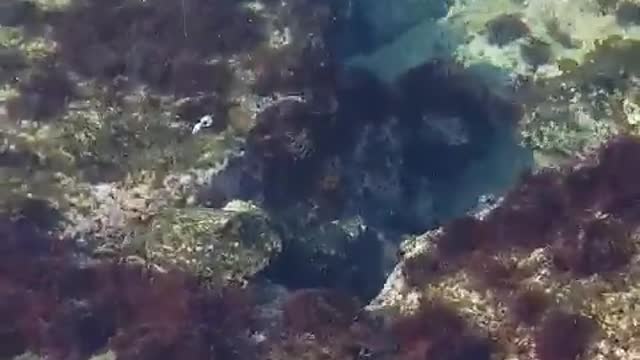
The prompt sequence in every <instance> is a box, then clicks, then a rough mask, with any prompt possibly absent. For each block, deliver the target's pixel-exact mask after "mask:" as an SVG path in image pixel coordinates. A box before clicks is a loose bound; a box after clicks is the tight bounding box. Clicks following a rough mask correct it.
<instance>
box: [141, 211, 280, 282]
mask: <svg viewBox="0 0 640 360" xmlns="http://www.w3.org/2000/svg"><path fill="white" fill-rule="evenodd" d="M147 236H148V237H147V238H146V242H145V251H146V255H147V257H148V258H149V260H150V262H151V263H153V264H155V265H158V266H160V267H177V268H179V269H181V270H185V271H188V272H191V273H194V274H196V275H198V276H200V277H202V278H203V279H205V280H206V281H208V282H210V283H212V284H224V283H227V282H233V281H242V280H243V279H245V278H247V277H250V276H252V275H254V274H256V273H257V272H258V271H260V270H262V269H263V268H264V267H265V266H266V265H267V264H268V263H269V262H270V260H271V258H272V257H273V256H274V255H276V254H278V253H279V252H280V250H281V245H282V244H281V240H280V237H279V235H278V234H277V233H276V232H275V231H274V230H273V227H272V224H271V222H270V220H269V218H268V217H267V216H266V214H265V213H264V212H263V211H262V210H261V209H260V208H258V207H257V206H255V205H253V204H251V203H247V202H243V201H232V202H230V203H229V204H227V206H225V207H224V208H223V209H207V208H187V209H171V210H167V211H165V212H163V213H161V214H160V215H159V216H158V217H157V218H156V220H155V221H154V222H153V223H152V229H151V232H150V233H149V234H147Z"/></svg>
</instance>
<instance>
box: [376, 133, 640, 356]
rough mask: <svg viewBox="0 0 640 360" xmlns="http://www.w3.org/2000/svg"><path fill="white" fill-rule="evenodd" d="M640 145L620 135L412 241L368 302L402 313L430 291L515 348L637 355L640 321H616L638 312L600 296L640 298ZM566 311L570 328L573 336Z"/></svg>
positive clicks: (414, 309) (502, 347)
mask: <svg viewBox="0 0 640 360" xmlns="http://www.w3.org/2000/svg"><path fill="white" fill-rule="evenodd" d="M638 154H640V140H639V139H638V138H635V137H619V138H615V139H614V140H612V141H611V142H609V143H608V144H607V145H606V146H605V147H603V148H601V149H600V150H599V151H598V152H597V153H595V154H592V156H591V157H589V158H588V160H583V161H582V162H580V161H576V162H574V165H573V166H567V167H566V168H563V169H558V170H549V169H547V170H544V171H540V172H538V173H535V174H531V175H527V176H525V177H523V178H522V180H521V181H520V182H519V184H518V185H516V187H515V188H514V189H513V190H511V191H510V192H508V193H507V195H506V196H505V197H504V198H503V199H501V200H500V201H499V202H498V203H497V204H496V207H495V208H493V209H491V210H489V211H487V212H482V213H478V214H474V215H472V216H468V217H464V218H461V219H457V220H454V221H452V222H450V223H448V224H445V225H444V226H443V227H441V228H439V229H436V230H433V231H430V232H427V233H425V234H423V235H421V236H418V237H415V238H411V239H409V240H407V241H406V242H405V243H403V244H402V246H401V249H402V251H401V255H402V260H401V261H400V263H399V265H398V266H397V267H396V269H395V270H394V271H393V273H392V274H391V275H390V276H389V278H388V279H387V283H386V284H385V287H384V289H383V291H382V292H381V293H380V294H379V295H378V296H377V297H376V298H375V299H374V300H373V301H372V302H371V304H370V305H369V306H368V309H369V310H370V311H372V312H374V313H380V314H382V316H385V317H387V318H393V317H394V316H395V315H393V314H398V313H409V314H414V313H419V308H420V305H419V304H420V302H421V301H425V300H426V301H431V300H432V299H436V300H442V301H446V302H452V303H453V304H455V305H453V307H454V309H455V311H457V312H459V313H460V314H461V316H463V317H464V318H465V319H467V320H468V321H470V322H471V323H473V324H476V325H478V326H480V328H482V329H483V330H485V331H487V332H488V333H489V334H490V335H489V337H490V338H492V339H496V341H497V342H496V348H495V349H496V351H497V352H498V353H500V354H501V356H504V357H509V356H512V354H515V353H518V354H520V355H521V356H526V358H544V359H561V358H568V357H571V358H573V357H575V356H579V355H580V356H583V358H585V359H592V358H593V359H596V358H599V356H604V357H606V358H612V359H625V358H628V356H633V355H631V354H636V353H637V352H636V351H635V350H631V349H632V348H634V345H632V344H634V343H633V341H631V340H630V336H633V334H636V333H637V331H636V330H635V328H634V329H633V330H631V329H627V330H624V331H622V332H623V334H622V333H621V334H620V335H616V334H615V333H616V332H615V331H613V332H610V331H609V330H608V329H610V328H611V323H612V321H614V320H613V319H614V318H616V317H617V316H619V319H620V321H623V322H625V323H627V322H629V321H635V320H634V319H636V318H637V316H636V315H635V314H634V311H633V310H632V309H626V310H624V311H623V312H622V313H620V314H619V315H618V313H617V311H619V307H618V306H617V305H616V306H614V305H613V302H610V301H609V300H607V301H609V302H607V301H605V300H603V299H601V297H600V295H599V294H600V293H601V291H603V289H608V290H606V292H611V293H612V298H616V299H621V298H635V296H637V289H636V288H637V287H636V286H635V281H636V279H637V274H638V269H640V268H639V265H640V264H639V263H638V257H637V254H638V251H640V244H639V243H638V240H637V234H638V229H640V221H639V220H640V217H638V214H639V213H640V212H639V211H640V210H639V209H638V207H637V205H636V203H635V200H633V199H635V198H636V197H637V190H635V187H632V186H629V187H628V186H627V185H628V184H630V183H629V182H635V181H637V180H635V179H636V176H637V173H638V172H637V169H636V167H635V166H633V165H630V167H629V168H625V167H624V166H621V164H622V163H625V164H631V163H632V162H629V161H625V160H624V159H626V158H627V156H629V157H633V156H637V155H638ZM607 304H610V305H607ZM558 319H564V320H558ZM555 321H561V322H563V323H564V326H566V327H568V329H565V330H564V331H560V332H561V333H564V334H566V335H563V336H565V337H564V340H563V341H559V342H557V341H556V339H559V338H560V337H561V334H559V333H557V332H556V331H557V329H558V328H559V327H558V325H553V324H554V323H555ZM522 325H524V326H525V327H524V328H523V327H521V326H522ZM525 329H526V330H525ZM529 337H530V338H531V339H534V342H535V345H534V344H533V343H531V342H530V341H528V340H524V339H526V338H529ZM519 339H521V340H522V341H521V340H519ZM620 339H625V340H624V341H623V342H620ZM522 354H526V355H522ZM536 354H537V355H536ZM613 354H616V355H615V356H614V355H613Z"/></svg>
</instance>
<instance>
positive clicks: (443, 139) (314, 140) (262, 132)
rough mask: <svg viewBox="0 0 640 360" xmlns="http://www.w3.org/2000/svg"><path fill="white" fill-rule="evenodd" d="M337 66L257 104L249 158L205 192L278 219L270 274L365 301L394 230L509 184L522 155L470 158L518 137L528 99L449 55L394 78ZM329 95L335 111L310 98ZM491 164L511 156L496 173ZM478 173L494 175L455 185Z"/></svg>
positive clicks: (378, 281)
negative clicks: (300, 98) (276, 100)
mask: <svg viewBox="0 0 640 360" xmlns="http://www.w3.org/2000/svg"><path fill="white" fill-rule="evenodd" d="M322 71H323V73H324V71H326V68H323V69H322ZM331 74H332V73H329V75H331ZM332 76H333V79H334V80H333V82H331V81H326V79H325V80H323V82H321V83H320V84H321V85H320V90H321V91H320V93H321V94H323V96H321V97H315V98H314V97H313V96H312V97H311V98H310V100H309V102H307V103H304V102H302V103H301V102H297V101H290V102H284V103H281V104H278V105H276V106H274V107H272V108H269V109H267V110H265V111H264V112H262V113H261V114H260V115H259V117H258V122H257V125H256V127H255V128H254V129H253V130H252V131H251V132H250V134H249V137H248V142H247V147H246V153H245V155H244V157H243V158H239V159H235V160H234V161H233V162H232V164H231V165H230V166H229V167H228V169H227V170H226V171H223V172H222V173H220V174H218V175H217V176H215V177H214V178H213V179H212V182H211V184H210V186H209V187H207V188H206V189H203V191H202V192H201V201H202V203H204V204H209V205H210V206H222V205H223V204H224V203H225V201H228V200H229V199H232V198H237V197H240V198H245V199H250V200H251V199H252V200H256V201H259V202H261V204H262V205H263V206H264V207H265V208H266V209H268V211H269V212H270V213H271V214H272V216H273V217H274V218H275V219H276V221H277V222H280V223H281V224H282V229H283V230H282V234H283V238H284V239H285V243H284V249H283V252H282V255H280V256H279V257H278V258H277V259H276V260H275V261H274V262H273V264H272V265H271V266H270V267H269V268H268V269H267V270H266V271H265V273H264V275H265V276H267V277H268V278H270V279H272V280H273V281H275V282H278V283H281V284H283V285H286V286H288V287H291V288H305V287H310V286H311V287H335V288H340V289H343V290H346V291H348V292H350V293H353V294H356V295H358V296H360V297H361V298H362V299H364V300H368V299H370V298H371V297H372V296H374V295H375V294H376V292H377V289H379V288H380V286H381V285H382V283H383V282H384V280H385V278H386V274H387V271H388V270H389V264H392V263H393V260H392V259H393V256H392V255H390V254H391V253H392V252H393V251H390V249H392V248H393V247H394V246H395V245H394V244H393V241H391V242H390V241H389V240H388V239H391V238H392V239H397V238H400V235H401V234H407V233H413V234H416V233H421V232H423V231H425V230H428V229H430V228H433V227H435V226H437V225H438V224H439V223H441V222H445V221H447V220H448V219H450V218H451V217H455V216H459V215H460V214H461V213H464V212H466V211H468V210H470V208H471V207H473V206H474V205H475V203H476V199H477V197H478V196H480V195H482V194H483V192H482V189H490V191H496V192H500V191H503V190H504V188H500V186H504V187H507V186H509V184H510V182H509V181H510V180H506V181H505V180H504V179H502V177H505V178H506V179H510V178H511V179H515V178H516V175H515V174H514V172H517V171H518V168H516V169H515V170H514V169H513V168H510V167H509V166H512V165H513V164H512V163H514V162H515V163H518V161H519V160H517V159H515V160H514V159H511V158H509V159H507V160H504V161H503V162H505V163H506V165H505V164H503V163H500V161H502V160H500V161H498V163H497V164H488V165H485V166H484V168H480V169H479V170H472V171H471V170H469V169H472V168H473V167H474V166H475V164H477V163H478V162H491V161H492V160H489V161H488V160H487V158H489V159H490V158H492V157H496V153H500V152H502V151H504V150H505V149H506V150H507V152H508V151H509V146H513V147H517V145H515V139H514V138H513V134H512V131H513V126H514V125H515V124H517V122H518V120H519V118H520V116H521V109H520V106H519V105H518V104H517V103H515V102H514V101H513V100H512V99H510V98H508V97H505V96H503V95H501V94H498V93H495V92H493V91H492V90H491V89H490V88H489V87H488V86H487V84H486V83H485V82H484V81H482V80H481V79H479V78H478V77H476V76H475V75H474V74H473V73H471V72H469V71H467V70H465V69H463V68H462V67H459V66H458V65H456V64H452V63H448V62H432V63H427V64H424V65H421V66H419V67H417V68H414V69H411V70H410V71H408V72H407V73H406V74H405V75H404V76H402V77H400V78H399V79H398V81H396V82H395V83H393V84H392V85H391V86H389V85H386V84H383V83H381V82H379V81H378V80H377V79H376V78H375V77H374V76H373V75H372V74H370V73H367V72H365V71H362V70H358V69H338V70H337V71H335V72H333V75H332ZM308 78H313V76H310V77H308ZM310 84H312V85H313V84H314V82H311V83H310ZM328 84H334V85H333V86H334V88H333V89H332V88H331V87H329V86H328ZM330 90H332V91H333V93H332V92H330ZM308 91H309V93H311V94H313V93H314V88H313V87H312V86H311V88H310V90H308ZM326 98H333V99H334V101H335V103H336V104H337V107H336V108H335V111H324V112H318V111H317V110H316V109H318V106H317V103H315V104H314V101H320V103H322V102H323V101H324V100H323V99H326ZM318 99H319V100H318ZM501 143H512V144H511V145H504V146H503V145H499V144H501ZM496 144H498V145H496ZM496 149H498V150H496ZM525 153H526V152H525V151H523V157H524V158H526V155H525ZM518 156H520V155H518ZM514 157H515V158H517V156H514ZM498 158H499V156H498ZM522 162H523V163H524V164H523V165H522V164H521V165H518V166H522V168H525V167H526V161H525V160H522ZM495 167H505V169H501V170H500V171H501V173H497V174H499V175H500V176H499V179H497V182H496V179H493V178H492V176H493V175H494V174H496V171H495V170H494V169H493V168H495ZM470 171H471V172H470ZM474 171H475V172H474ZM505 173H507V175H505ZM475 176H485V177H488V179H486V180H483V181H479V182H478V183H479V184H480V185H479V186H478V188H477V189H474V190H469V189H465V192H464V194H462V195H459V196H458V195H456V196H457V197H456V196H453V195H451V194H458V193H459V192H460V191H459V189H458V188H457V186H474V185H473V183H472V182H469V181H473V178H474V177H475ZM501 179H502V180H501ZM500 181H502V183H501V185H499V186H498V185H496V184H497V183H500ZM467 182H468V183H467ZM240 184H243V185H240ZM469 184H471V185H469ZM439 190H440V191H443V192H445V193H444V194H435V192H436V191H439ZM428 201H431V202H432V203H430V204H429V205H428V206H424V204H423V202H428ZM451 203H455V204H451ZM354 229H356V230H354ZM396 245H397V244H396ZM362 259H366V261H364V260H362Z"/></svg>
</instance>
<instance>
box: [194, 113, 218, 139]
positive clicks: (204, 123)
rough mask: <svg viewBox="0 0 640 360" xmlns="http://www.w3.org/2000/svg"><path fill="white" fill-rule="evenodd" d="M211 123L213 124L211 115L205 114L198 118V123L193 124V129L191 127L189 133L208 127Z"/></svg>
mask: <svg viewBox="0 0 640 360" xmlns="http://www.w3.org/2000/svg"><path fill="white" fill-rule="evenodd" d="M211 125H213V117H212V116H211V115H205V116H203V117H201V118H200V120H199V121H198V123H196V124H195V125H193V129H191V133H192V134H194V135H195V134H197V133H199V132H200V130H202V129H203V128H208V127H210V126H211Z"/></svg>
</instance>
